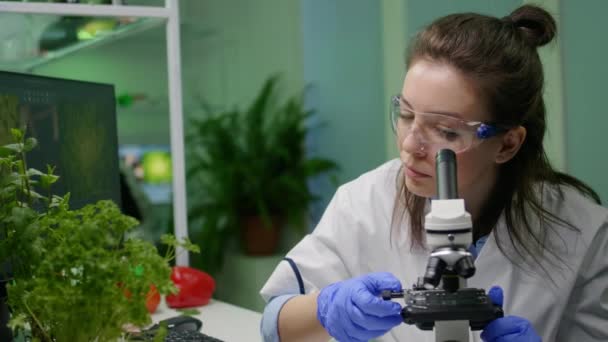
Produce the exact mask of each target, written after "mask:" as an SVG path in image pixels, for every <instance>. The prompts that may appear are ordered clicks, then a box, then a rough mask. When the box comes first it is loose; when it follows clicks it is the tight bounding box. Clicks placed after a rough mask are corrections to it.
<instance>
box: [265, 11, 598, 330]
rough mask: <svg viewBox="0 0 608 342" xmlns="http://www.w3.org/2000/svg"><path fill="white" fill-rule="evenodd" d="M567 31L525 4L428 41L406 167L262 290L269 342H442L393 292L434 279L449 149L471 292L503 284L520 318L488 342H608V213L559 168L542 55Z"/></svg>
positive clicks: (384, 170)
mask: <svg viewBox="0 0 608 342" xmlns="http://www.w3.org/2000/svg"><path fill="white" fill-rule="evenodd" d="M555 33H556V27H555V21H554V19H553V18H552V17H551V15H550V14H549V13H547V12H546V11H545V10H543V9H541V8H538V7H535V6H530V5H525V6H522V7H520V8H518V9H516V10H515V11H514V12H513V13H511V14H510V15H508V16H507V17H504V18H502V19H498V18H494V17H489V16H485V15H479V14H472V13H466V14H455V15H449V16H446V17H443V18H440V19H438V20H436V21H435V22H433V23H432V24H430V25H429V26H428V27H426V28H425V29H424V30H423V31H421V32H420V33H419V34H418V35H417V36H416V37H415V38H414V40H413V42H412V44H411V45H410V48H409V52H408V56H407V67H408V70H407V74H406V77H405V80H404V82H403V89H402V90H401V94H399V95H397V96H395V97H394V98H393V110H392V118H393V128H394V130H395V132H396V136H397V143H398V146H399V150H400V160H393V161H389V162H387V163H386V164H384V165H382V166H380V167H378V168H377V169H375V170H373V171H370V172H368V173H365V174H363V175H362V176H360V177H359V178H357V179H355V180H354V181H351V182H349V183H347V184H345V185H343V186H341V187H340V188H339V189H338V190H337V192H336V194H335V196H334V197H333V199H332V201H331V202H330V204H329V206H328V207H327V209H326V211H325V213H324V215H323V217H322V219H321V221H320V222H319V224H318V226H317V227H316V229H315V230H314V232H313V233H312V234H310V235H308V236H306V237H304V239H302V241H300V242H299V243H298V244H297V245H296V246H295V247H294V248H293V249H292V250H291V251H290V252H289V253H288V254H287V257H288V260H286V261H283V262H281V263H280V264H279V265H278V266H277V268H276V269H275V271H274V273H273V274H272V276H271V277H270V279H268V281H267V283H266V284H265V285H264V287H263V288H262V290H261V294H262V296H263V297H264V298H265V300H267V301H268V304H267V307H266V309H265V311H264V316H263V320H262V332H263V335H264V338H265V339H266V340H267V341H276V340H279V337H280V340H281V341H296V340H314V341H322V340H328V339H329V338H330V337H334V338H336V339H337V340H339V341H366V340H369V339H372V338H377V339H378V340H381V341H433V336H434V335H433V333H432V332H428V331H422V330H419V329H417V328H416V327H415V326H410V325H406V324H402V320H401V317H400V315H399V313H400V310H401V306H400V305H399V304H398V303H397V302H396V301H383V300H382V299H381V298H379V296H378V295H379V293H380V291H382V290H386V289H390V290H399V289H401V288H402V286H403V287H410V286H411V284H414V283H415V282H416V279H417V277H418V276H420V275H422V274H424V270H425V267H426V264H427V260H428V256H429V251H428V249H425V238H424V228H423V219H424V214H425V210H427V208H428V204H429V200H428V199H429V198H432V197H433V196H435V194H436V189H435V171H434V168H435V165H434V158H435V153H436V152H437V150H438V149H440V148H450V149H452V150H453V151H455V152H456V153H457V162H458V193H459V195H460V197H461V198H463V199H464V200H465V203H466V207H467V211H468V212H469V213H470V214H471V216H472V219H473V227H474V233H473V235H474V241H475V243H474V244H473V246H471V247H472V249H471V250H472V251H473V252H474V254H476V255H477V259H476V261H475V265H476V268H477V272H476V274H475V275H474V276H473V277H472V278H470V279H469V280H468V285H469V286H470V287H475V288H483V289H489V288H490V287H492V286H493V285H498V286H500V287H501V288H502V289H503V294H504V302H503V309H504V312H505V317H504V318H499V319H497V320H495V321H493V322H492V323H490V324H489V325H488V326H487V327H486V328H485V329H484V330H483V332H482V333H481V339H482V340H484V341H492V342H507V341H519V342H526V341H540V340H541V338H542V340H543V341H608V210H607V209H606V208H603V207H601V206H600V205H598V204H596V203H599V197H598V196H597V194H596V193H595V192H593V190H592V189H590V188H589V187H588V186H586V185H585V184H583V183H582V182H580V181H579V180H577V179H575V178H573V177H571V176H568V175H565V174H563V173H560V172H557V171H555V170H554V169H553V168H552V167H551V165H550V164H549V162H548V160H547V157H546V155H545V151H544V149H543V144H542V142H543V136H544V134H545V126H546V122H545V105H544V103H543V97H542V95H543V70H542V65H541V62H540V59H539V56H538V53H537V51H536V50H537V47H539V46H542V45H544V44H546V43H548V42H550V41H551V40H552V39H553V37H554V36H555ZM472 335H473V339H474V340H479V336H478V335H476V334H472Z"/></svg>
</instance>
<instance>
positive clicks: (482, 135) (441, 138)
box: [390, 95, 509, 153]
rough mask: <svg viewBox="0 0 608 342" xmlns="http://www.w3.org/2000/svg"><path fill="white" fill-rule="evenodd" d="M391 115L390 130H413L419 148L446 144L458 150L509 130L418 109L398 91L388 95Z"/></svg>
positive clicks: (401, 132) (403, 135)
mask: <svg viewBox="0 0 608 342" xmlns="http://www.w3.org/2000/svg"><path fill="white" fill-rule="evenodd" d="M390 115H391V123H392V127H393V132H395V133H396V134H397V135H398V136H399V138H400V139H405V138H406V137H407V136H409V135H410V134H414V136H415V137H416V138H417V140H418V143H419V146H420V149H425V148H429V149H433V150H437V151H438V150H440V149H444V148H448V149H450V150H452V151H454V152H455V153H460V152H464V151H466V150H468V149H469V148H471V147H472V146H474V145H475V144H478V143H481V142H482V141H483V140H485V139H489V138H491V137H493V136H496V135H498V134H500V133H503V132H506V131H508V130H509V128H507V127H503V126H498V125H492V124H487V123H483V122H481V121H464V120H462V119H460V118H457V117H453V116H450V115H445V114H436V113H422V112H417V111H414V110H413V109H411V108H409V107H408V106H407V105H406V104H405V103H404V102H403V101H402V100H401V96H399V95H397V96H393V98H392V99H391V113H390Z"/></svg>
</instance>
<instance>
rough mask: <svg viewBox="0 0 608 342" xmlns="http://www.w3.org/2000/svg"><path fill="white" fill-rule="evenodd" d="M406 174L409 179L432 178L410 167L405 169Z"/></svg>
mask: <svg viewBox="0 0 608 342" xmlns="http://www.w3.org/2000/svg"><path fill="white" fill-rule="evenodd" d="M405 174H406V175H407V176H408V177H412V178H429V177H431V176H430V175H427V174H426V173H422V172H419V171H417V170H415V169H413V168H411V167H409V166H406V167H405Z"/></svg>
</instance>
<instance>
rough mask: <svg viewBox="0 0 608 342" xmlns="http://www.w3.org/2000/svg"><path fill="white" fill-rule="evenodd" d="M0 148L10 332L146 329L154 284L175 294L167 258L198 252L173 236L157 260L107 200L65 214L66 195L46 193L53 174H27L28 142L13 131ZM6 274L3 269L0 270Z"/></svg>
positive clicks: (2, 254)
mask: <svg viewBox="0 0 608 342" xmlns="http://www.w3.org/2000/svg"><path fill="white" fill-rule="evenodd" d="M11 133H12V135H13V138H14V143H12V144H8V145H5V146H2V148H0V150H3V153H1V154H0V263H3V262H4V263H8V264H9V265H10V274H2V278H4V279H7V278H8V279H9V283H8V286H7V289H8V297H7V298H6V299H4V298H3V299H0V300H7V301H8V305H9V307H10V309H11V312H12V317H11V320H10V323H9V326H10V327H11V328H13V329H14V330H17V331H29V333H30V334H31V337H32V339H33V340H35V341H49V342H50V341H54V342H63V341H70V342H71V341H111V340H115V339H117V338H119V337H121V336H124V331H123V326H124V325H125V324H134V325H139V326H143V325H145V324H148V323H150V316H149V313H148V310H147V308H146V301H147V299H148V296H149V295H150V294H151V291H150V289H151V287H152V286H154V287H155V288H156V289H157V291H158V292H160V293H161V294H168V293H173V292H175V290H176V289H175V287H174V285H173V283H172V282H171V280H170V274H171V268H170V266H169V260H170V259H172V258H173V254H174V251H175V247H177V246H178V245H182V246H184V247H186V248H187V249H189V250H193V251H196V250H197V247H196V246H193V245H192V244H190V243H189V241H184V242H183V243H178V242H177V241H176V239H175V238H174V237H171V236H165V237H164V238H163V241H164V242H165V243H167V244H168V245H170V246H171V248H169V252H168V253H167V255H165V256H160V255H159V254H158V252H157V250H156V248H155V247H154V245H153V244H152V243H150V242H147V241H143V240H140V239H137V238H132V237H129V233H130V232H131V231H132V230H133V229H134V228H135V227H136V226H137V221H136V220H135V219H133V218H131V217H128V216H125V215H123V214H122V213H121V212H120V210H119V209H118V207H117V206H116V205H115V204H114V203H113V202H111V201H99V202H97V203H93V204H90V205H87V206H85V207H83V208H80V209H75V210H73V209H70V208H69V204H68V202H69V194H67V195H65V196H64V197H59V196H56V195H50V190H49V189H50V187H51V186H52V184H53V183H55V182H56V180H57V179H58V176H57V175H55V174H54V173H53V168H52V167H49V169H48V170H47V172H46V173H43V172H41V171H38V170H35V169H30V168H28V167H27V164H26V157H25V156H26V153H27V152H28V151H30V150H31V149H33V148H35V146H36V144H37V142H36V140H35V139H33V138H27V139H25V138H24V134H23V133H22V131H20V130H17V129H13V130H11ZM1 272H2V273H5V271H4V270H2V271H1Z"/></svg>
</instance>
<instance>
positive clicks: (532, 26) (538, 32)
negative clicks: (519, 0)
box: [504, 5, 557, 47]
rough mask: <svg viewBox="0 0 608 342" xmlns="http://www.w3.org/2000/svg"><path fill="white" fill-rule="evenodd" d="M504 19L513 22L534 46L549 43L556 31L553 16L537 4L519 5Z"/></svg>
mask: <svg viewBox="0 0 608 342" xmlns="http://www.w3.org/2000/svg"><path fill="white" fill-rule="evenodd" d="M504 19H505V20H507V21H510V22H511V23H513V25H514V26H515V27H517V28H518V29H519V30H520V32H521V33H522V35H523V37H524V39H525V40H526V41H527V42H528V44H529V45H531V46H534V47H538V46H543V45H545V44H547V43H549V42H550V41H551V40H553V38H554V37H555V35H556V33H557V25H556V24H555V19H553V16H551V14H549V12H547V11H546V10H544V9H542V8H540V7H538V6H534V5H524V6H521V7H519V8H517V9H516V10H515V11H513V12H512V13H511V14H509V15H508V16H507V17H505V18H504Z"/></svg>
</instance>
